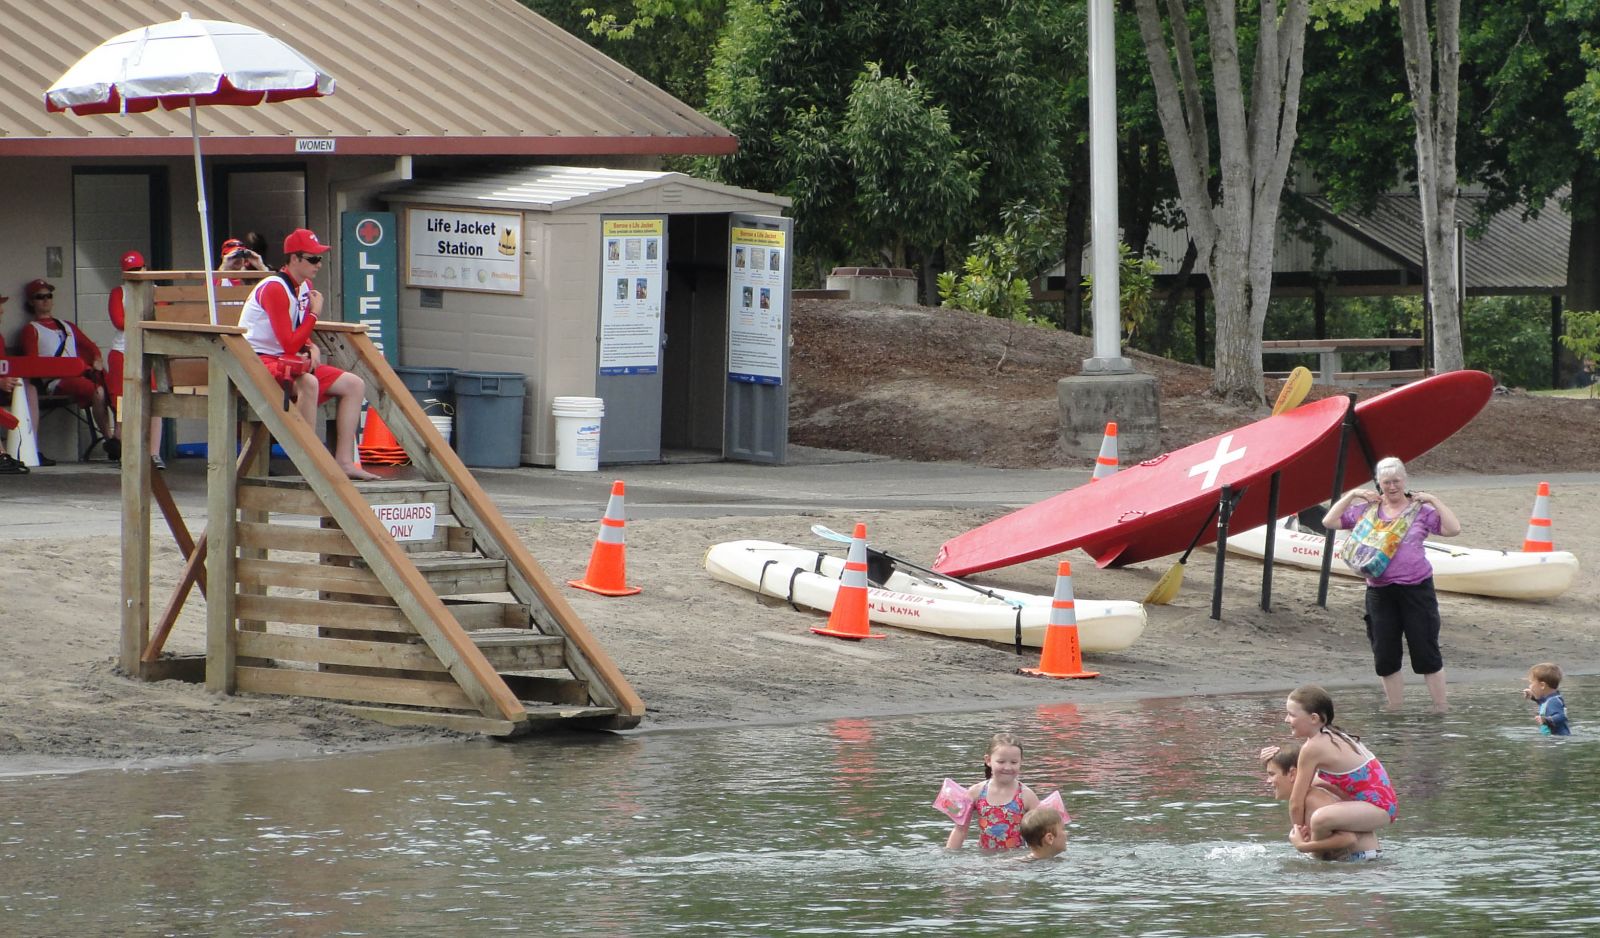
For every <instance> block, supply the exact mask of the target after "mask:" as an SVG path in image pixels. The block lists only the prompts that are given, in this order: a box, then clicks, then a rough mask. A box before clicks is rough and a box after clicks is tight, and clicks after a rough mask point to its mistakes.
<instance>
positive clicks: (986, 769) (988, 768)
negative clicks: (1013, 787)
mask: <svg viewBox="0 0 1600 938" xmlns="http://www.w3.org/2000/svg"><path fill="white" fill-rule="evenodd" d="M1021 774H1022V743H1020V742H1018V741H1017V738H1016V737H1015V736H1013V735H1011V734H1010V733H996V734H994V736H992V737H990V738H989V748H988V749H985V750H984V752H983V777H984V778H995V777H996V776H1000V777H1005V778H1009V779H1011V780H1012V781H1015V780H1016V778H1017V777H1018V776H1019V775H1021Z"/></svg>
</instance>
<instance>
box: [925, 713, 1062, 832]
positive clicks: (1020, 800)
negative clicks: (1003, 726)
mask: <svg viewBox="0 0 1600 938" xmlns="http://www.w3.org/2000/svg"><path fill="white" fill-rule="evenodd" d="M983 774H984V779H985V780H984V781H981V782H979V783H978V784H976V785H973V786H972V787H971V788H968V789H967V796H968V797H970V798H971V799H972V811H971V812H969V813H968V815H967V818H966V820H965V821H963V822H961V823H960V824H957V825H956V826H955V827H954V828H953V829H952V830H951V831H950V837H949V839H948V840H946V841H945V844H944V845H945V847H946V848H947V849H950V850H954V849H956V848H957V847H960V846H961V845H962V844H963V843H966V840H967V828H968V827H970V826H971V825H972V819H973V818H977V820H978V848H979V849H980V850H1011V849H1014V848H1016V847H1020V846H1022V816H1023V815H1024V814H1027V813H1028V812H1029V811H1032V810H1033V809H1034V808H1037V807H1038V806H1039V796H1038V795H1035V794H1034V793H1033V789H1031V788H1029V787H1028V786H1026V785H1024V784H1022V744H1021V743H1019V742H1017V738H1016V737H1015V736H1012V735H1011V734H1010V733H996V734H994V737H993V738H991V739H990V740H989V749H988V751H986V752H985V753H984V754H983Z"/></svg>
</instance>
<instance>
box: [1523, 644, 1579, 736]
mask: <svg viewBox="0 0 1600 938" xmlns="http://www.w3.org/2000/svg"><path fill="white" fill-rule="evenodd" d="M1560 686H1561V669H1560V668H1558V667H1556V666H1555V665H1553V664H1551V663H1550V662H1548V661H1546V662H1543V663H1542V664H1536V665H1534V666H1533V667H1531V668H1529V669H1528V686H1527V687H1525V688H1523V689H1522V696H1523V697H1526V698H1527V699H1529V700H1531V701H1533V702H1534V703H1537V704H1538V705H1539V715H1538V716H1536V717H1534V721H1535V722H1537V723H1538V724H1539V732H1541V733H1543V734H1544V735H1546V736H1571V735H1572V726H1571V724H1569V723H1568V722H1567V703H1566V701H1564V700H1562V699H1561V692H1560V691H1559V690H1557V689H1556V688H1558V687H1560Z"/></svg>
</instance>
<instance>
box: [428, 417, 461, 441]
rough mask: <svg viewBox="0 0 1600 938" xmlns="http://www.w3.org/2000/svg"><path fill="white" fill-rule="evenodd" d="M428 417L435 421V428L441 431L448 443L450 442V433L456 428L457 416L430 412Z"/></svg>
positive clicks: (440, 433)
mask: <svg viewBox="0 0 1600 938" xmlns="http://www.w3.org/2000/svg"><path fill="white" fill-rule="evenodd" d="M428 419H429V420H431V421H433V428H434V429H435V430H438V431H439V435H440V436H442V437H444V441H445V442H446V443H449V442H450V435H451V434H452V433H454V432H455V430H456V418H454V417H452V416H450V415H448V414H429V415H428Z"/></svg>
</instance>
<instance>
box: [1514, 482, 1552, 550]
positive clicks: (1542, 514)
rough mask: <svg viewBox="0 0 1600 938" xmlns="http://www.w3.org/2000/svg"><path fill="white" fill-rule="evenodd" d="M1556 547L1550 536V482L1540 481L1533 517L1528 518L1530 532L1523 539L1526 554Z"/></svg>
mask: <svg viewBox="0 0 1600 938" xmlns="http://www.w3.org/2000/svg"><path fill="white" fill-rule="evenodd" d="M1555 549H1556V545H1555V542H1554V540H1552V539H1551V537H1550V483H1548V482H1540V483H1539V494H1538V495H1536V496H1534V499H1533V517H1532V518H1529V519H1528V533H1527V535H1526V536H1524V537H1523V539H1522V552H1523V553H1525V554H1535V553H1545V552H1548V551H1552V550H1555Z"/></svg>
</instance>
